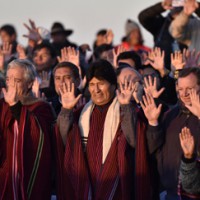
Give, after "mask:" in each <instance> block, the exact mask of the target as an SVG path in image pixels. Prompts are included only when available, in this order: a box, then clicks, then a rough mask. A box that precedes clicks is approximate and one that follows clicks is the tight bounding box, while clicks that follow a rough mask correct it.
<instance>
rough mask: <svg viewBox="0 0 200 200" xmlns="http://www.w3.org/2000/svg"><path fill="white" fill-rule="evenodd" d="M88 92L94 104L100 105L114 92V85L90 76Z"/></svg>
mask: <svg viewBox="0 0 200 200" xmlns="http://www.w3.org/2000/svg"><path fill="white" fill-rule="evenodd" d="M89 92H90V95H91V99H92V101H93V103H94V104H96V105H98V106H101V105H105V104H107V103H108V102H109V101H110V100H111V99H112V98H113V97H114V94H115V86H114V85H111V84H110V83H109V82H108V81H106V80H99V79H97V78H95V77H94V78H92V80H91V81H90V82H89Z"/></svg>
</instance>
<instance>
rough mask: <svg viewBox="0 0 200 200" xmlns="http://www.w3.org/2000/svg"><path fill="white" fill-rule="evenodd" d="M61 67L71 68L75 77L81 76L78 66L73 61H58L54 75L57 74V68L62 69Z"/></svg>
mask: <svg viewBox="0 0 200 200" xmlns="http://www.w3.org/2000/svg"><path fill="white" fill-rule="evenodd" d="M60 68H69V69H70V70H71V71H72V74H73V76H74V78H75V79H79V78H80V76H79V70H78V67H77V66H76V65H74V64H73V63H71V62H61V63H58V64H57V65H56V66H55V68H54V70H53V75H55V72H56V70H57V69H60Z"/></svg>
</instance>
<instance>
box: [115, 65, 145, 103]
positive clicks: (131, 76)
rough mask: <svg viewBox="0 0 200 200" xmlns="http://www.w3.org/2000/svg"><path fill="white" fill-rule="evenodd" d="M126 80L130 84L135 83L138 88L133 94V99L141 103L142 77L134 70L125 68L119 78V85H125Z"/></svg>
mask: <svg viewBox="0 0 200 200" xmlns="http://www.w3.org/2000/svg"><path fill="white" fill-rule="evenodd" d="M125 78H126V79H127V80H128V82H130V81H133V83H135V84H136V88H135V91H134V93H133V98H134V99H135V100H136V101H140V100H141V98H142V95H143V86H142V85H141V83H140V81H141V79H140V77H139V76H138V75H137V74H136V73H135V72H134V71H133V70H132V69H129V68H125V69H122V71H121V73H120V75H119V76H118V77H117V83H118V85H119V84H120V83H123V82H124V79H125Z"/></svg>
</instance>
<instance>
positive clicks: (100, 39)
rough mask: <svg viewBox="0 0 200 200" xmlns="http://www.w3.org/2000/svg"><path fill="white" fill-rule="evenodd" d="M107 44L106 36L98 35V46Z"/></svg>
mask: <svg viewBox="0 0 200 200" xmlns="http://www.w3.org/2000/svg"><path fill="white" fill-rule="evenodd" d="M102 44H106V35H97V36H96V46H100V45H102Z"/></svg>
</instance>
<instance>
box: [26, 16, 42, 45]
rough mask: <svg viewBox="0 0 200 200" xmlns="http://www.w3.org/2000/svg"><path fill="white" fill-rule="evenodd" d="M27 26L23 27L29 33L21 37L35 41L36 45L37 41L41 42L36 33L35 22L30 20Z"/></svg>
mask: <svg viewBox="0 0 200 200" xmlns="http://www.w3.org/2000/svg"><path fill="white" fill-rule="evenodd" d="M29 24H30V25H27V24H25V23H24V26H25V27H26V28H27V30H28V31H29V33H28V34H27V35H23V37H26V38H28V39H30V40H33V41H35V42H36V43H38V42H39V41H41V40H42V38H41V36H40V34H39V32H38V28H37V27H36V25H35V22H34V21H33V20H31V19H29Z"/></svg>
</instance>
